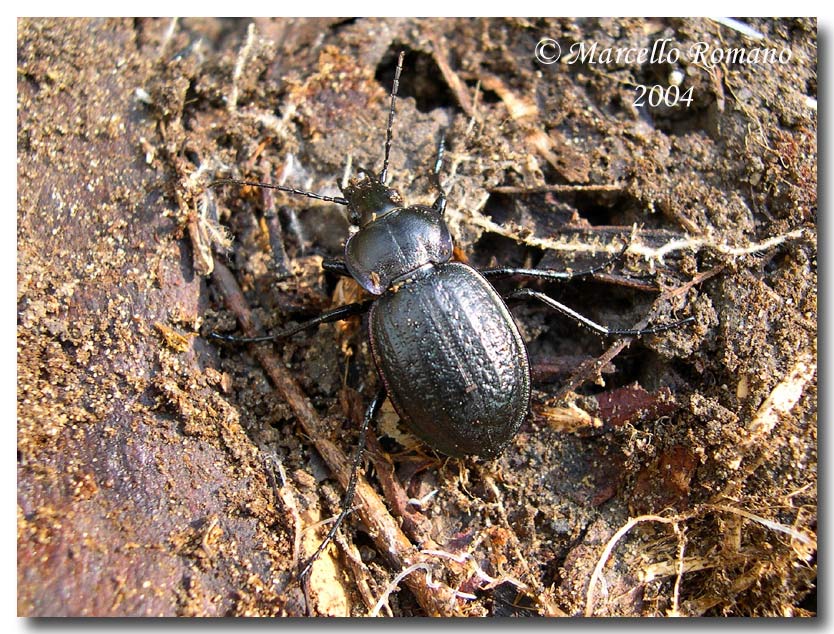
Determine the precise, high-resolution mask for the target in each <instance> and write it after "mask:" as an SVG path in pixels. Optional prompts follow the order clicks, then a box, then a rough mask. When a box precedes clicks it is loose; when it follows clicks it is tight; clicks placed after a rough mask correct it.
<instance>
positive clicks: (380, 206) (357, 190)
mask: <svg viewBox="0 0 834 634" xmlns="http://www.w3.org/2000/svg"><path fill="white" fill-rule="evenodd" d="M342 194H344V197H345V199H346V200H347V208H348V213H349V214H350V222H351V224H354V225H358V226H359V227H364V226H365V225H367V224H368V223H370V222H373V221H374V220H376V219H377V218H379V217H380V216H382V215H384V214H386V213H388V212H389V211H392V210H394V209H397V208H398V207H402V206H403V199H402V196H400V194H399V192H398V191H397V190H395V189H391V188H390V187H387V186H386V185H385V183H383V182H382V181H380V180H377V179H376V178H373V177H371V176H369V175H368V174H362V177H361V178H353V179H351V180H350V183H349V184H348V186H347V187H345V188H344V189H343V190H342Z"/></svg>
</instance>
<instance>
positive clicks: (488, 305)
mask: <svg viewBox="0 0 834 634" xmlns="http://www.w3.org/2000/svg"><path fill="white" fill-rule="evenodd" d="M404 55H405V53H404V52H401V53H400V55H399V57H398V60H397V67H396V71H395V74H394V82H393V87H392V89H391V95H390V99H391V101H390V108H389V113H388V126H387V128H386V139H385V152H384V157H383V165H382V170H381V171H380V173H379V174H378V175H376V176H375V175H372V174H368V173H367V172H364V173H362V175H361V178H354V179H351V181H350V182H349V184H348V185H347V186H346V187H344V188H343V189H342V194H343V196H342V197H334V196H325V195H321V194H316V193H313V192H307V191H303V190H299V189H294V188H291V187H285V186H283V185H275V184H271V183H259V182H252V181H244V180H237V179H219V180H216V181H214V182H213V183H212V184H211V186H216V185H220V184H226V183H231V184H238V185H252V186H259V187H266V188H270V189H277V190H280V191H283V192H288V193H291V194H295V195H300V196H306V197H308V198H313V199H316V200H322V201H325V202H332V203H335V204H339V205H344V206H346V207H347V210H348V214H349V219H350V222H351V224H352V225H354V226H357V227H358V231H356V232H355V233H353V234H351V235H350V236H349V237H348V239H347V241H346V243H345V257H344V261H326V262H325V263H324V265H323V266H324V268H325V270H328V271H331V272H333V273H336V274H338V275H343V276H348V277H351V278H353V279H354V280H356V282H358V283H359V284H360V285H361V286H362V287H363V288H364V289H365V290H366V291H368V292H369V293H370V294H371V295H373V299H369V300H366V301H362V302H357V303H353V304H347V305H344V306H340V307H338V308H336V309H333V310H330V311H326V312H324V313H322V314H321V315H319V316H318V317H315V318H313V319H310V320H309V321H306V322H303V323H301V324H298V325H297V326H295V327H293V328H290V329H288V330H285V331H283V332H279V333H277V334H273V335H267V336H263V337H248V338H241V337H233V336H228V335H220V334H217V333H214V334H213V335H212V336H213V337H214V338H216V339H221V340H225V341H234V342H238V343H254V342H261V341H274V340H276V339H281V338H285V337H289V336H291V335H293V334H295V333H298V332H300V331H302V330H304V329H306V328H309V327H311V326H315V325H318V324H321V323H327V322H334V321H340V320H342V319H346V318H348V317H350V316H353V315H359V314H363V313H365V312H369V317H368V333H369V338H370V344H371V350H372V353H373V359H374V363H375V365H376V368H377V371H378V374H379V376H380V378H381V381H382V385H383V387H382V388H381V389H380V390H379V392H378V393H377V394H376V396H375V397H374V398H373V399H372V400H371V402H370V404H369V406H368V408H367V411H366V413H365V416H364V419H363V422H362V426H361V428H360V433H359V441H358V446H357V449H356V453H355V455H354V460H353V469H352V472H351V477H350V480H349V483H348V487H347V489H346V491H345V495H344V498H343V500H342V509H341V512H340V514H339V516H338V517H337V519H336V521H335V522H334V523H333V525H332V526H331V528H330V530H329V532H328V534H327V536H326V537H325V539H324V541H323V542H322V543H321V545H320V546H319V547H318V549H317V550H316V552H315V554H313V556H312V557H310V558H309V559H308V561H307V563H306V565H304V566H303V568H301V571H300V572H299V574H298V576H299V577H302V576H304V575H305V574H306V573H307V572H308V571H309V570H310V568H311V566H312V564H313V562H314V561H315V560H316V558H317V557H318V556H319V555H320V554H321V552H322V551H323V550H324V548H325V547H326V546H327V544H328V543H329V542H330V540H332V538H333V536H334V535H335V533H336V530H337V529H338V528H339V526H340V524H341V523H342V521H343V520H344V518H345V516H346V515H347V513H348V512H349V509H350V506H351V502H352V500H353V494H354V490H355V486H356V481H357V476H358V470H359V467H360V465H361V462H362V454H363V451H364V446H365V438H366V434H367V429H368V427H369V425H370V424H371V422H373V420H374V418H375V417H376V415H377V414H378V412H379V410H380V407H381V405H382V403H383V402H384V400H385V398H388V399H390V400H391V403H392V404H393V406H394V409H395V410H396V411H397V413H398V414H399V416H400V418H401V419H402V420H403V422H405V423H406V425H407V426H408V427H409V429H410V430H411V431H413V432H414V434H415V435H417V436H418V437H419V438H420V439H421V440H423V441H424V442H425V443H426V444H428V445H430V446H431V447H433V448H435V449H437V450H438V451H440V452H442V453H444V454H447V455H449V456H454V457H459V456H466V455H473V454H474V455H478V456H481V457H483V458H494V457H495V456H497V455H498V454H500V453H501V452H502V451H503V449H504V448H505V447H506V446H507V445H508V444H509V443H510V441H511V440H512V439H513V437H514V436H515V435H516V432H517V431H518V429H519V427H520V426H521V424H522V422H523V421H524V419H525V417H526V416H527V413H528V409H529V404H530V363H529V360H528V357H527V350H526V347H525V344H524V341H523V340H522V338H521V334H520V333H519V330H518V327H517V325H516V323H515V321H514V320H513V317H512V315H511V314H510V312H509V310H508V308H507V306H506V304H505V302H504V300H505V299H525V298H527V299H530V298H532V299H536V300H538V301H541V302H543V303H544V304H546V305H547V306H549V307H551V308H553V309H554V310H556V311H558V312H560V313H562V314H564V315H565V316H568V317H570V318H571V319H573V320H575V321H576V322H578V323H579V324H581V325H583V326H585V327H587V328H590V329H591V330H593V331H595V332H597V333H599V334H602V335H609V336H610V335H621V336H641V335H644V334H649V333H655V332H660V331H663V330H668V329H670V328H675V327H677V326H680V325H682V324H685V323H689V322H691V321H694V318H693V317H688V318H686V319H683V320H680V321H676V322H672V323H669V324H663V325H657V326H653V327H649V328H644V329H640V330H634V329H609V328H606V327H605V326H602V325H600V324H597V323H595V322H593V321H591V320H590V319H588V318H587V317H584V316H582V315H580V314H579V313H577V312H575V311H574V310H572V309H571V308H569V307H567V306H565V305H564V304H561V303H560V302H557V301H556V300H554V299H552V298H550V297H548V296H547V295H545V294H544V293H541V292H538V291H534V290H531V289H528V288H520V289H517V290H515V291H513V292H512V293H510V294H508V295H507V296H506V297H504V298H502V296H501V295H500V294H499V293H498V292H497V291H496V289H495V288H494V287H493V286H492V284H491V283H490V281H489V280H490V279H493V278H497V277H505V276H513V275H514V276H525V277H530V278H539V279H549V280H567V279H572V278H576V277H580V276H588V275H592V274H593V273H596V272H598V271H600V270H603V269H605V268H606V267H607V266H608V265H609V264H610V263H611V262H612V261H613V260H615V259H616V258H617V257H619V255H618V256H615V257H614V258H611V259H610V260H608V261H606V262H604V263H603V264H601V265H599V266H596V267H593V268H590V269H587V270H584V271H579V272H575V273H568V272H561V271H551V270H539V269H520V268H498V269H489V270H484V271H476V270H475V269H474V268H472V267H470V266H469V265H467V264H464V263H462V262H453V261H451V259H452V237H451V235H450V233H449V229H448V227H447V226H446V223H445V221H444V211H445V208H446V194H445V192H444V190H443V187H442V185H441V183H440V177H439V174H440V169H441V166H442V163H443V153H444V137H443V135H441V137H440V141H439V143H438V148H437V158H436V160H435V164H434V169H433V170H432V172H431V178H432V184H433V187H434V188H435V189H436V190H437V191H438V196H437V199H436V200H435V202H434V204H433V205H432V206H430V207H429V206H424V205H406V204H405V203H404V201H403V199H402V197H401V196H400V194H399V193H398V192H397V191H396V190H394V189H392V188H389V187H388V186H387V185H386V181H387V177H388V162H389V154H390V150H391V140H392V130H393V123H394V116H395V111H396V98H397V92H398V88H399V79H400V74H401V72H402V66H403V59H404ZM340 187H341V185H340ZM620 255H622V253H621V254H620Z"/></svg>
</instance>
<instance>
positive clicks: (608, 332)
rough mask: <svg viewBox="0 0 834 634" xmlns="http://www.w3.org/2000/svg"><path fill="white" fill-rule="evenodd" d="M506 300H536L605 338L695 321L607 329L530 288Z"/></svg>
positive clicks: (669, 328)
mask: <svg viewBox="0 0 834 634" xmlns="http://www.w3.org/2000/svg"><path fill="white" fill-rule="evenodd" d="M505 299H507V300H511V299H536V300H538V301H540V302H542V303H543V304H545V305H546V306H549V307H550V308H552V309H554V310H556V311H557V312H560V313H562V314H563V315H565V316H566V317H570V318H571V319H573V320H574V321H575V322H576V323H578V324H580V325H582V326H585V327H586V328H589V329H590V330H593V331H594V332H596V333H598V334H600V335H603V336H606V337H611V336H624V337H641V336H643V335H650V334H653V333H656V332H663V331H664V330H671V329H673V328H677V327H679V326H683V325H684V324H688V323H691V322H693V321H695V317H687V318H686V319H681V320H678V321H673V322H672V323H669V324H659V325H657V326H649V327H648V328H608V327H606V326H603V325H601V324H598V323H596V322H595V321H592V320H590V319H588V318H587V317H585V316H584V315H581V314H579V313H578V312H576V311H575V310H573V309H572V308H569V307H568V306H565V305H564V304H562V303H561V302H557V301H556V300H555V299H553V298H552V297H549V296H547V295H545V294H544V293H540V292H539V291H534V290H533V289H530V288H519V289H517V290H515V291H513V292H512V293H510V294H509V295H507V297H506V298H505Z"/></svg>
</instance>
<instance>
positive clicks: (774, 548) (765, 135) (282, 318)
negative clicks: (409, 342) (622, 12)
mask: <svg viewBox="0 0 834 634" xmlns="http://www.w3.org/2000/svg"><path fill="white" fill-rule="evenodd" d="M747 23H748V24H749V25H750V26H751V27H752V28H753V29H755V30H757V31H759V32H761V33H762V34H763V35H764V39H763V40H759V41H755V40H751V39H747V38H745V37H744V36H742V35H741V34H740V33H739V32H737V31H735V30H733V29H730V28H728V27H725V26H720V25H718V24H717V23H714V22H711V21H707V20H685V19H672V20H642V19H625V20H597V19H588V20H540V19H530V20H521V19H513V20H503V19H471V20H470V19H461V20H451V19H432V20H408V19H391V20H374V19H360V20H335V19H315V20H300V19H292V20H287V19H276V20H256V21H255V22H251V21H249V20H232V21H224V20H180V21H177V22H173V23H172V22H171V21H168V20H144V19H142V20H42V19H38V20H30V19H25V20H20V21H19V22H18V61H17V68H18V217H17V218H18V293H17V302H18V304H17V306H18V613H19V614H20V615H28V616H43V615H73V616H82V615H167V616H171V615H206V616H209V615H303V614H305V613H307V612H308V611H309V613H311V614H320V615H338V614H350V615H356V616H359V615H366V614H369V613H371V612H372V611H373V610H374V608H375V607H377V606H376V604H377V602H380V601H381V605H380V606H379V607H381V609H380V610H379V612H380V613H381V614H394V615H402V616H407V615H424V614H444V615H517V616H535V615H560V614H568V615H582V614H593V615H598V616H602V615H653V616H654V615H672V614H678V615H728V616H729V615H783V616H784V615H794V616H808V615H813V614H815V613H816V599H815V596H816V595H815V588H814V586H815V583H816V517H817V510H816V509H817V504H816V501H817V487H816V481H817V478H816V474H817V468H816V467H817V424H816V423H817V417H816V414H817V407H816V404H817V387H816V386H817V381H816V333H817V263H816V213H817V195H816V190H817V150H816V138H817V112H816V92H817V68H816V66H817V62H816V60H817V55H816V47H817V31H816V22H815V21H814V20H792V19H785V20H776V21H774V20H759V19H753V20H749V21H747ZM250 24H251V26H250ZM543 37H550V38H554V39H555V40H557V41H558V42H559V43H560V44H561V46H562V50H563V51H565V52H567V51H568V49H569V47H570V45H571V44H573V43H576V42H585V43H587V44H589V45H590V44H591V43H597V47H598V49H604V48H606V47H615V48H616V47H632V48H639V47H646V46H648V47H651V45H652V43H653V42H655V41H657V40H661V39H663V38H671V42H672V43H674V45H675V46H677V47H678V48H679V49H680V50H681V51H683V52H686V51H688V50H689V48H690V46H691V45H692V44H694V43H696V42H707V43H709V44H710V45H711V46H713V47H721V48H728V47H731V48H732V47H746V48H747V49H750V48H754V47H761V48H768V49H770V48H775V49H777V50H781V49H783V48H785V47H787V48H789V50H790V51H791V59H790V61H789V62H788V63H785V64H780V63H758V64H742V63H737V62H736V63H732V62H731V63H726V62H725V63H722V64H718V65H716V66H713V67H710V68H708V67H706V66H704V65H697V64H694V63H691V62H687V60H685V59H682V60H681V61H680V62H678V64H676V65H674V64H669V63H665V62H658V63H650V62H646V63H637V62H634V63H622V64H607V65H605V64H591V63H589V62H588V61H586V62H585V63H577V64H567V63H557V64H554V65H551V66H548V65H544V64H541V63H539V62H537V61H536V60H535V58H534V56H533V52H534V49H535V46H536V43H537V42H538V41H539V40H540V39H541V38H543ZM401 50H405V51H406V59H405V67H404V70H403V74H402V81H401V87H400V97H401V99H400V100H399V101H398V105H397V118H396V121H395V125H394V143H393V149H392V154H391V168H390V174H391V182H392V184H393V186H395V187H396V188H398V189H399V190H400V191H401V192H402V194H403V196H404V197H405V198H406V200H407V201H410V202H421V203H431V201H432V200H433V198H434V195H435V194H434V192H433V191H432V188H431V181H430V179H429V178H427V174H428V172H429V168H430V166H431V164H432V163H433V156H434V152H435V145H436V143H437V140H438V138H439V136H440V133H441V131H442V130H446V136H447V157H446V161H445V163H444V168H443V172H442V179H443V181H444V183H445V185H446V188H447V189H448V192H449V211H448V214H447V217H448V220H449V223H450V226H451V228H452V231H453V234H454V236H455V238H456V244H457V247H458V249H457V250H456V255H457V257H458V258H459V259H463V260H467V261H469V262H470V263H471V264H472V265H473V266H476V267H479V268H485V267H491V266H499V265H514V266H537V267H540V268H555V269H560V270H562V269H568V268H570V269H574V270H576V269H581V268H586V267H587V266H589V265H591V264H594V263H599V262H602V261H603V260H605V259H606V258H607V257H609V256H610V255H612V254H614V253H616V252H617V251H619V250H620V249H621V248H622V247H623V246H624V245H625V244H626V242H628V244H629V245H630V246H629V251H628V253H627V254H626V255H625V256H624V257H623V258H621V259H620V260H619V261H617V262H616V263H615V264H614V265H613V267H612V268H611V270H610V272H607V273H602V274H597V275H595V276H594V278H593V279H591V280H584V281H582V280H579V281H573V282H570V283H565V284H555V283H553V284H542V283H535V282H534V283H528V285H530V286H533V287H535V288H538V289H539V290H542V291H544V292H547V293H548V294H549V295H551V296H552V297H554V298H557V299H559V300H560V301H563V302H564V303H566V304H568V305H570V306H571V307H573V308H575V309H577V310H579V311H580V312H582V313H584V314H586V315H588V316H590V317H591V318H593V319H595V320H596V321H599V322H601V323H605V324H610V325H614V326H617V327H632V326H633V325H635V324H638V323H643V324H644V323H646V320H647V319H648V320H649V321H650V322H657V321H659V322H663V321H670V320H672V319H675V318H684V317H687V316H694V317H695V322H694V323H693V324H689V325H687V326H685V327H683V328H680V329H676V330H674V331H670V332H666V333H662V334H660V335H657V336H650V337H645V338H643V339H641V340H638V341H620V342H618V341H616V340H615V341H609V342H605V341H602V340H601V339H600V338H599V337H598V336H596V335H594V334H592V333H589V332H586V331H584V330H581V329H580V328H578V327H577V326H576V325H575V324H573V323H571V322H569V321H566V320H565V319H564V318H562V317H560V316H559V315H557V314H554V313H553V312H551V311H548V310H547V309H546V307H544V306H543V305H532V304H518V305H513V307H512V308H513V313H514V315H515V316H516V319H517V321H518V323H519V326H520V328H521V330H522V333H523V335H524V337H525V339H526V340H527V341H528V342H529V351H530V356H531V360H532V363H533V366H534V371H535V378H536V383H535V389H534V393H533V398H532V413H531V416H530V417H529V420H528V422H527V423H526V424H525V425H524V427H523V428H522V431H521V432H520V433H519V435H518V436H517V438H515V440H514V441H513V442H512V443H511V445H510V446H509V447H508V449H507V450H506V451H505V452H504V454H503V455H502V456H501V457H500V458H499V459H497V460H494V461H483V460H479V459H475V458H472V459H465V460H458V459H447V458H445V457H443V456H439V455H436V454H435V453H434V452H432V450H431V449H430V448H429V447H427V446H425V445H423V444H421V443H420V442H419V441H416V440H415V439H413V438H412V437H410V436H409V435H408V433H407V430H405V429H402V428H400V427H399V426H398V425H397V416H396V414H395V413H394V412H393V410H392V409H390V407H386V408H385V409H384V410H383V415H382V416H381V420H380V421H379V423H378V424H377V425H376V426H375V427H376V429H375V430H374V433H373V434H372V435H373V438H372V439H371V447H370V448H371V451H370V453H371V458H372V460H371V462H369V463H367V465H366V468H365V476H366V478H367V483H368V485H367V486H365V487H363V488H362V489H361V491H360V498H359V499H358V502H357V505H358V507H359V508H357V510H356V512H355V513H352V514H351V515H350V516H349V517H348V520H347V522H346V523H345V525H344V527H343V530H342V534H341V536H340V537H339V539H338V540H337V542H338V544H337V545H336V546H335V547H332V548H331V549H330V551H328V553H326V554H325V556H323V557H322V558H321V559H320V560H319V562H318V563H317V564H316V566H315V567H314V570H313V574H312V578H311V580H310V584H309V586H308V588H307V595H308V596H307V597H306V600H305V593H304V592H302V589H301V586H300V584H299V583H298V582H295V581H293V580H292V579H291V574H292V572H293V570H294V569H295V562H297V561H298V560H299V559H303V558H305V557H306V556H309V554H311V553H312V551H313V550H314V549H315V547H316V545H317V544H318V542H319V541H320V539H321V535H322V532H323V528H322V527H320V526H319V527H315V528H311V526H312V525H314V524H316V523H317V522H319V521H321V520H323V519H327V518H329V517H331V516H333V515H334V514H336V513H337V512H338V510H339V498H340V496H341V493H342V488H341V485H340V484H339V481H341V482H342V483H343V482H344V481H345V479H346V477H347V473H346V472H345V471H343V469H342V467H341V466H339V465H340V464H342V463H343V462H344V460H345V455H347V456H350V455H351V454H352V452H353V451H354V447H355V444H356V429H357V427H358V424H359V422H360V421H361V418H362V415H363V412H364V408H365V407H366V405H367V403H368V402H369V400H370V398H371V395H372V394H374V392H375V391H376V389H377V386H378V379H377V377H376V374H375V371H374V368H373V366H372V362H371V359H370V356H369V351H368V346H367V343H366V335H365V333H364V329H363V328H364V327H363V325H362V323H361V321H360V320H358V319H353V320H350V321H348V322H345V323H344V324H336V325H324V326H321V327H319V328H318V329H312V330H309V331H306V332H304V333H300V334H299V335H296V336H294V337H292V338H291V339H289V340H287V341H284V342H281V343H278V344H275V345H262V346H254V347H246V346H244V347H240V346H238V347H235V346H225V345H224V346H221V345H217V344H216V343H215V342H213V341H212V340H210V339H208V338H207V335H208V334H209V333H211V332H213V331H223V332H240V331H241V327H243V329H244V330H247V329H248V330H249V331H252V332H253V331H258V332H269V331H274V330H279V329H280V328H282V327H283V326H285V325H286V324H288V323H291V322H298V321H302V320H304V319H305V318H308V317H310V316H312V315H315V314H317V313H318V312H320V311H322V310H325V309H327V308H329V307H332V306H335V305H340V304H342V303H345V302H349V301H355V300H356V299H357V298H359V297H361V293H360V292H359V291H358V290H357V287H356V286H355V285H354V284H353V283H352V282H350V283H348V281H347V280H339V279H338V278H336V277H332V276H330V275H324V274H323V273H322V272H321V269H320V264H321V261H322V258H333V257H339V256H340V249H341V247H342V245H343V242H344V239H345V237H346V236H347V231H348V227H347V222H346V220H345V217H344V212H343V209H342V208H340V207H338V206H337V205H332V204H323V203H320V202H316V201H312V200H309V199H306V198H301V197H283V196H277V195H276V196H272V195H270V194H269V193H268V192H265V191H264V190H258V189H254V188H244V187H223V188H218V189H214V190H210V191H209V190H207V184H208V183H209V182H210V181H211V180H212V179H213V178H219V177H228V176H232V177H237V178H247V179H257V180H261V181H263V180H267V179H269V180H270V181H272V182H283V183H285V184H286V185H289V186H293V187H297V188H303V189H308V190H312V191H317V192H322V193H326V194H329V195H336V196H338V195H339V192H338V188H337V187H336V186H335V183H336V182H338V181H341V179H342V177H343V174H344V172H345V169H346V167H345V166H346V163H347V162H348V159H350V163H351V165H352V166H353V173H354V174H355V172H356V170H357V169H359V168H361V167H367V168H368V169H374V170H378V169H379V168H380V165H381V159H382V150H383V144H384V134H385V122H386V117H387V111H388V92H389V91H390V86H391V82H392V79H393V75H394V69H395V65H396V56H397V54H398V52H399V51H401ZM676 69H679V70H681V71H683V73H684V76H683V84H682V86H681V88H682V90H685V89H687V88H689V87H691V88H692V89H693V90H692V93H691V95H692V102H691V104H690V105H689V106H688V107H686V106H684V105H681V104H679V105H677V106H675V107H668V106H659V107H646V108H637V107H635V106H634V105H633V103H634V100H635V97H636V92H635V85H649V86H651V85H655V84H660V85H663V86H667V85H669V78H670V73H672V71H674V70H676ZM521 283H523V280H518V279H516V280H502V281H500V282H499V283H497V286H498V288H499V290H501V291H502V292H506V291H508V290H510V289H512V288H513V287H514V285H515V286H517V285H519V284H521ZM237 285H239V287H240V288H241V289H242V291H243V295H242V296H240V295H236V294H235V293H236V286H237ZM250 311H251V313H250ZM239 319H244V320H247V319H248V321H247V322H246V323H244V324H243V326H241V324H239V323H238V320H239ZM340 461H341V462H340ZM342 466H343V465H342ZM333 468H335V469H337V470H338V471H339V473H337V474H335V475H336V476H337V477H334V474H333V472H332V470H331V469H333ZM430 494H431V495H430ZM378 496H381V497H382V500H383V501H379V499H378ZM409 499H411V500H412V502H409ZM418 499H421V502H420V503H419V504H418V503H416V500H418ZM630 518H631V519H630ZM394 544H396V547H395V546H394ZM408 567H410V568H408ZM406 568H408V574H407V575H406V576H405V577H404V578H403V580H402V581H400V583H399V584H398V589H394V588H393V587H392V586H391V585H390V584H391V583H392V581H393V580H394V579H395V577H396V576H397V575H398V573H400V572H401V571H403V570H405V569H406ZM427 571H429V572H430V574H428V575H427ZM388 592H390V594H386V593H388ZM454 592H457V593H459V594H458V595H457V596H455V595H454ZM386 596H387V601H384V600H383V599H385V597H386Z"/></svg>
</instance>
